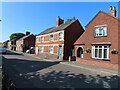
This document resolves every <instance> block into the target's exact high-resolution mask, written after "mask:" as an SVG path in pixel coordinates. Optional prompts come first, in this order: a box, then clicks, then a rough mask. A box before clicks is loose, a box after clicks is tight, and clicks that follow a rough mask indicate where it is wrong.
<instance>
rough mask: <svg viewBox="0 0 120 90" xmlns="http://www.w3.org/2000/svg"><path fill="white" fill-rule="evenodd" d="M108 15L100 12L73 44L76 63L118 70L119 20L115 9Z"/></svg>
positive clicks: (119, 53) (119, 48)
mask: <svg viewBox="0 0 120 90" xmlns="http://www.w3.org/2000/svg"><path fill="white" fill-rule="evenodd" d="M109 9H110V10H109V13H106V12H104V11H102V10H100V11H99V12H98V13H97V15H96V16H95V17H94V18H93V19H92V20H91V21H90V22H89V23H88V24H87V25H86V31H85V32H84V33H83V34H82V35H81V36H80V37H79V39H78V40H77V41H76V42H75V44H74V45H75V47H74V48H75V56H76V61H78V62H83V63H85V64H90V65H96V66H100V67H105V68H110V69H118V65H119V62H120V60H119V56H120V47H119V46H120V30H119V29H120V19H119V18H117V17H116V8H115V7H113V6H110V8H109Z"/></svg>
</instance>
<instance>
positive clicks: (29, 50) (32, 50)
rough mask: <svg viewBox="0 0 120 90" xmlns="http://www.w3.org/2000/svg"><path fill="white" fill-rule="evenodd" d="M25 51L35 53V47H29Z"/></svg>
mask: <svg viewBox="0 0 120 90" xmlns="http://www.w3.org/2000/svg"><path fill="white" fill-rule="evenodd" d="M26 53H31V54H34V53H35V48H34V47H30V49H28V50H26Z"/></svg>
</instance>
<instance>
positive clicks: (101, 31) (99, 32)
mask: <svg viewBox="0 0 120 90" xmlns="http://www.w3.org/2000/svg"><path fill="white" fill-rule="evenodd" d="M94 36H95V37H100V36H107V27H106V26H101V27H95V31H94Z"/></svg>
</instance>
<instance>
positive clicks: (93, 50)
mask: <svg viewBox="0 0 120 90" xmlns="http://www.w3.org/2000/svg"><path fill="white" fill-rule="evenodd" d="M95 46H98V48H95ZM99 46H102V48H99ZM104 46H107V48H104ZM95 49H97V50H98V51H97V53H98V55H99V49H102V58H99V57H95ZM104 49H107V58H104ZM98 55H97V56H98ZM92 58H94V59H109V45H94V46H92Z"/></svg>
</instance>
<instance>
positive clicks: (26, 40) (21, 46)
mask: <svg viewBox="0 0 120 90" xmlns="http://www.w3.org/2000/svg"><path fill="white" fill-rule="evenodd" d="M30 47H35V35H33V34H30V32H26V35H25V36H23V37H22V38H20V39H18V40H17V41H16V51H19V52H25V51H26V50H27V49H29V48H30Z"/></svg>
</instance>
